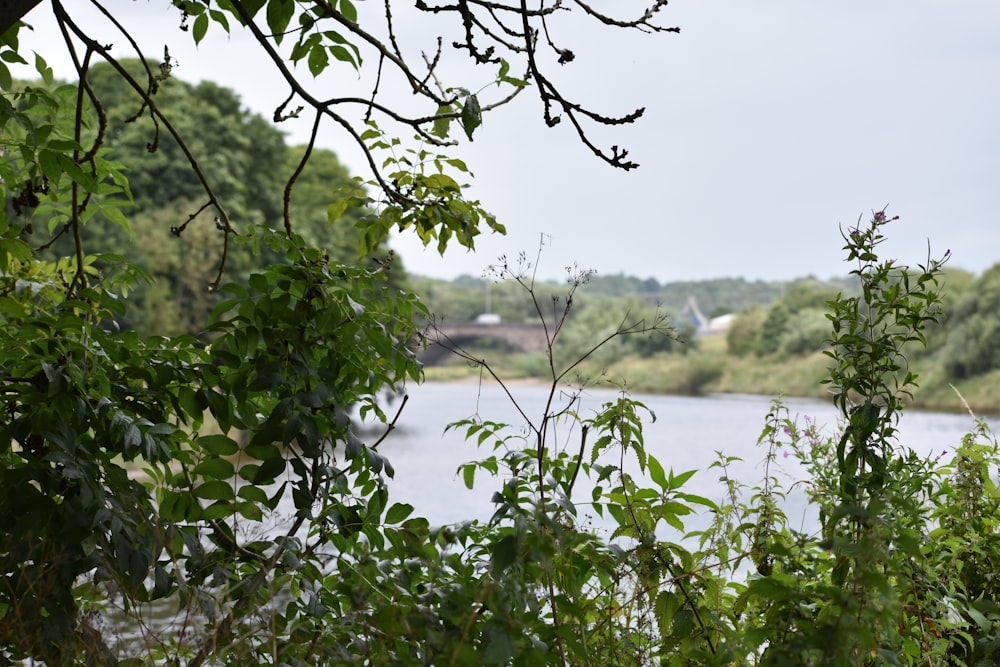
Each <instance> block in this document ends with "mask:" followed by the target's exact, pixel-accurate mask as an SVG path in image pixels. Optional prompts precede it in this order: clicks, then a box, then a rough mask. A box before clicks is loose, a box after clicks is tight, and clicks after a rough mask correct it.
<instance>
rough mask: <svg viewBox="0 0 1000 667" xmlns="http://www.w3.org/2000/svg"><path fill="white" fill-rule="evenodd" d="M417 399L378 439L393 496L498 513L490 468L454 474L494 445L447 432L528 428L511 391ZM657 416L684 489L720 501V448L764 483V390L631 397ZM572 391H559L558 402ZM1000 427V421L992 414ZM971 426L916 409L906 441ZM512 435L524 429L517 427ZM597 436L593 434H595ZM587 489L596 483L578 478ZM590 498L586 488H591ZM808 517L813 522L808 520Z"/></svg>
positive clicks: (956, 438)
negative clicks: (478, 425)
mask: <svg viewBox="0 0 1000 667" xmlns="http://www.w3.org/2000/svg"><path fill="white" fill-rule="evenodd" d="M511 393H512V394H513V396H514V398H515V399H516V400H517V401H518V402H519V404H520V405H521V406H522V407H523V409H524V411H525V413H526V414H527V416H528V417H529V418H531V419H532V420H535V421H536V423H537V421H539V420H540V416H541V412H542V410H543V408H544V400H545V398H546V395H547V390H546V389H545V388H542V387H536V386H514V387H511ZM617 395H618V394H617V392H616V391H614V390H587V391H586V392H585V393H584V394H583V395H582V396H581V402H580V404H579V406H578V407H577V411H578V413H579V414H580V415H582V416H584V417H589V416H592V415H593V414H594V412H595V411H596V410H598V409H599V408H600V407H601V406H602V405H603V404H604V403H606V402H608V401H612V400H614V399H615V398H616V397H617ZM409 397H410V398H409V402H408V403H407V405H406V408H405V409H404V411H403V414H402V416H401V418H400V420H399V422H398V428H397V430H396V431H394V432H393V433H392V434H390V436H389V437H388V438H386V440H385V442H383V443H382V445H381V446H380V451H381V452H382V453H383V454H384V455H386V456H387V457H388V458H389V460H390V461H391V462H392V464H393V466H394V468H395V470H396V476H395V479H393V480H391V481H390V496H391V497H392V498H393V500H394V501H397V502H398V501H403V502H408V503H410V504H412V505H413V506H414V507H415V508H416V513H419V514H421V515H422V516H425V517H427V518H428V519H429V520H430V521H431V522H432V523H434V524H439V523H451V522H455V521H461V520H465V519H472V518H479V519H486V518H489V516H490V515H491V514H492V510H493V508H492V505H491V503H490V497H491V496H492V494H493V491H494V490H495V489H496V488H497V486H498V485H499V483H500V482H499V481H498V480H491V479H489V478H487V477H486V476H485V475H486V474H485V473H479V474H478V475H477V477H476V488H475V489H473V490H471V491H470V490H468V489H466V488H465V485H464V483H463V482H462V479H461V476H460V475H459V474H457V473H456V470H457V468H458V467H459V466H460V465H461V464H463V463H465V462H467V461H471V460H474V459H476V458H479V457H480V455H481V456H488V455H489V454H490V453H492V452H491V450H490V449H489V448H485V447H484V448H483V449H482V450H477V447H476V445H475V443H474V442H466V441H465V440H464V437H463V436H464V430H460V431H449V432H447V433H445V427H446V426H447V424H449V423H450V422H454V421H457V420H460V419H463V418H467V417H471V416H473V415H476V414H478V415H479V416H480V417H482V418H483V419H485V420H492V421H500V422H506V423H510V424H512V425H515V426H516V427H520V426H521V425H523V424H524V423H525V420H524V418H523V417H521V416H520V415H519V414H518V413H517V411H516V410H515V409H514V407H513V405H512V403H511V400H510V398H509V397H508V396H507V395H506V394H505V393H504V391H503V390H502V389H501V388H500V387H499V386H497V385H494V384H490V385H482V386H480V385H479V384H476V383H471V384H464V383H429V384H424V385H421V386H417V387H412V388H410V390H409ZM633 397H634V398H636V399H637V400H640V401H642V402H643V403H645V404H646V406H647V407H649V408H650V410H651V411H652V412H653V413H655V416H656V419H655V421H652V420H650V419H647V420H646V428H645V441H646V447H647V449H648V451H649V452H650V453H652V454H653V455H655V456H656V457H657V458H658V459H659V460H660V462H661V463H662V464H663V467H664V468H665V469H670V468H673V470H674V471H675V472H683V471H686V470H692V469H698V470H700V471H702V472H699V473H698V474H696V475H695V476H694V477H693V478H692V479H691V480H690V481H689V482H688V484H687V485H686V487H685V490H687V491H688V492H691V493H697V494H699V495H703V496H707V497H709V498H711V499H713V500H718V499H721V498H722V492H723V488H722V486H721V484H720V483H719V481H718V479H719V471H718V470H711V471H709V470H707V468H708V466H709V465H710V464H711V463H712V462H713V461H714V460H715V458H716V454H715V453H716V451H722V452H725V453H726V454H727V455H731V456H737V457H740V458H741V459H743V461H742V462H741V463H738V464H734V465H733V466H732V468H731V474H732V475H733V476H734V477H735V478H736V479H739V480H740V481H742V482H744V483H746V484H748V485H750V486H752V485H754V484H755V483H757V482H759V481H760V480H761V476H762V474H763V468H762V466H761V461H762V460H763V458H764V455H765V450H764V448H762V447H758V446H757V445H756V442H757V438H758V436H759V435H760V432H761V429H762V427H763V425H764V420H765V417H766V415H767V413H768V410H769V408H770V403H771V401H770V399H769V398H767V397H758V396H732V395H724V396H712V397H707V398H689V397H678V396H658V395H642V394H636V395H634V396H633ZM559 398H561V399H563V403H562V404H563V405H564V404H565V400H566V397H565V396H557V399H559ZM785 403H786V405H787V406H788V407H789V411H790V414H791V416H792V417H796V416H798V420H799V422H800V423H802V422H803V420H804V419H805V418H806V417H809V418H811V419H813V420H815V421H816V423H817V424H818V425H819V426H821V427H823V428H824V430H825V431H826V432H828V433H831V434H832V433H833V432H834V431H835V430H836V427H837V422H836V412H835V411H834V409H833V407H832V405H830V404H829V403H824V402H821V401H815V400H803V399H787V400H786V401H785ZM990 423H991V426H993V427H994V428H996V426H997V425H998V422H997V420H995V419H994V420H991V421H990ZM971 427H972V420H971V418H970V417H969V416H968V415H953V414H945V413H935V412H916V411H913V412H909V413H906V414H905V415H904V417H903V419H902V422H901V423H900V429H899V430H900V440H901V442H903V443H905V444H906V445H907V446H908V447H910V448H912V449H913V450H915V451H916V452H918V453H919V454H921V455H924V456H934V457H937V456H939V455H942V453H945V452H947V454H945V457H946V458H947V457H948V456H950V454H951V452H953V451H954V450H955V448H956V446H957V445H958V444H959V443H960V442H961V439H962V436H963V435H964V434H965V433H966V432H967V431H968V430H969V429H970V428H971ZM511 432H512V433H515V434H516V433H518V432H519V430H518V428H514V429H513V430H512V431H511ZM579 437H580V434H579V430H578V429H573V430H571V429H570V428H568V425H563V426H561V427H560V429H557V430H556V438H555V440H554V441H553V442H555V443H557V446H560V447H569V449H570V450H571V451H575V450H576V448H577V447H579V442H580V441H579ZM591 441H592V438H591ZM777 461H778V464H779V467H780V468H779V471H778V474H779V475H781V476H783V479H784V480H785V482H786V484H785V486H786V488H787V487H788V486H790V485H791V483H792V482H793V481H794V480H796V479H803V478H804V474H803V472H802V470H801V469H800V468H799V467H798V465H797V464H796V462H795V460H794V458H793V457H789V458H787V459H785V458H784V457H783V456H779V457H778V459H777ZM577 486H578V488H582V489H583V491H584V492H585V493H586V490H587V488H588V487H586V486H584V485H583V484H581V483H578V484H577ZM584 495H585V494H584ZM804 505H805V503H804V497H803V496H802V495H801V494H795V493H793V494H792V495H791V496H790V498H789V506H788V508H787V509H788V511H789V520H791V521H793V522H794V521H796V519H797V518H796V517H795V516H794V513H795V512H799V513H800V514H801V513H803V512H804ZM803 520H805V519H803Z"/></svg>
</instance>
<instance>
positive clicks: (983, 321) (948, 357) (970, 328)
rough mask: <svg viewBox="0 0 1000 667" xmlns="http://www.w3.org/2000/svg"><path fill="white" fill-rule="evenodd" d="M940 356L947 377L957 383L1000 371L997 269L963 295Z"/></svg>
mask: <svg viewBox="0 0 1000 667" xmlns="http://www.w3.org/2000/svg"><path fill="white" fill-rule="evenodd" d="M942 354H943V355H944V358H945V367H946V368H947V370H948V373H949V374H950V375H951V376H952V377H955V378H958V379H963V378H968V377H972V376H975V375H980V374H982V373H986V372H987V371H991V370H994V369H997V368H1000V265H996V266H994V267H993V268H991V269H989V270H987V271H986V272H984V273H983V275H982V276H980V277H979V278H978V279H977V280H976V281H975V282H974V283H973V284H972V285H971V286H970V287H969V288H968V289H967V290H965V292H964V293H963V294H962V297H961V299H960V300H959V301H958V303H957V304H956V305H955V311H954V314H953V316H952V318H951V325H950V326H949V328H948V338H947V343H946V344H945V348H944V350H943V351H942Z"/></svg>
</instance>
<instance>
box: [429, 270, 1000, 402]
mask: <svg viewBox="0 0 1000 667" xmlns="http://www.w3.org/2000/svg"><path fill="white" fill-rule="evenodd" d="M943 284H944V301H943V316H942V318H941V322H940V324H938V325H936V326H933V327H931V328H930V330H929V332H928V335H927V341H926V346H924V347H921V346H920V345H912V346H911V347H910V348H909V352H908V355H909V358H910V360H911V362H912V363H913V364H914V365H915V366H917V367H919V369H920V372H921V374H922V375H923V376H924V381H925V382H926V383H929V384H932V385H941V386H943V387H947V385H948V383H951V382H960V381H970V380H978V381H980V382H986V383H987V384H991V383H992V378H993V377H994V374H995V375H996V376H997V377H996V379H997V380H998V381H1000V264H997V265H995V266H994V267H993V268H991V269H989V270H988V271H986V272H984V273H983V274H982V275H980V276H976V275H974V274H972V273H970V272H967V271H963V270H960V269H948V270H946V271H945V273H944V279H943ZM411 286H412V288H413V289H415V290H416V292H417V294H418V295H420V296H421V298H422V299H423V300H424V302H425V304H426V305H427V306H428V309H429V310H430V311H431V312H432V313H434V314H435V316H437V317H438V318H444V319H445V320H446V321H447V320H451V321H458V320H472V319H474V318H475V317H476V316H477V315H479V314H480V313H483V312H485V311H486V310H487V303H489V307H488V309H489V311H491V312H493V313H496V314H498V315H500V317H501V318H503V319H504V320H506V321H517V322H521V321H534V320H537V319H538V313H537V312H536V311H535V308H534V306H533V303H532V301H531V299H529V298H527V295H526V293H525V290H524V288H523V287H522V286H520V285H518V284H516V283H515V282H512V281H504V282H495V281H493V280H491V279H488V278H474V277H471V276H462V277H459V278H457V279H455V280H452V281H445V280H438V279H431V278H423V277H411ZM534 291H535V293H536V295H538V296H539V297H541V298H539V299H538V301H539V303H542V304H551V307H552V314H555V313H556V312H558V311H559V310H561V308H562V307H563V305H564V301H563V300H562V299H563V298H564V297H565V295H566V292H567V286H566V285H565V284H559V283H556V282H545V283H539V284H536V285H534ZM857 291H858V286H857V283H855V282H853V281H852V280H849V279H848V278H843V279H832V280H819V279H817V278H814V277H806V278H802V279H799V280H793V281H788V282H777V281H774V282H765V281H748V280H744V279H742V278H723V279H717V280H705V281H690V282H670V283H663V284H661V283H659V282H658V281H656V280H655V279H653V278H647V279H641V278H635V277H631V276H625V275H622V274H617V275H610V276H602V275H593V276H590V277H589V279H588V281H587V284H585V285H582V286H581V287H580V288H579V289H578V290H577V291H576V293H575V294H574V303H573V308H572V311H571V316H570V318H569V319H568V321H567V323H566V326H565V328H564V331H563V332H562V335H561V340H560V345H561V346H562V348H563V349H562V351H561V354H562V355H565V356H566V357H567V358H569V357H571V356H572V355H574V354H578V353H580V352H581V350H583V349H584V347H585V346H586V341H592V340H593V337H594V336H595V335H598V334H600V333H607V332H610V331H613V330H614V328H615V327H616V326H619V325H620V324H621V323H622V322H624V321H626V319H628V320H629V321H637V320H642V319H644V318H645V319H647V320H648V319H649V318H651V317H654V313H655V312H656V309H657V307H659V309H661V310H662V311H665V312H666V313H667V314H668V315H669V316H670V318H671V321H672V323H673V325H674V326H675V327H676V328H677V330H678V333H679V337H680V339H681V340H683V341H684V342H683V344H678V342H677V341H676V340H674V339H670V338H666V337H660V338H657V339H654V340H649V339H643V338H640V337H637V338H636V339H635V340H632V341H622V342H620V343H617V344H615V345H611V346H609V347H608V348H606V349H604V350H602V353H601V358H600V359H595V360H594V361H596V362H598V363H601V364H607V363H611V362H612V361H614V360H616V359H620V358H622V357H625V356H629V355H633V356H636V355H637V356H641V357H644V358H649V357H652V356H653V355H656V354H657V353H681V354H688V353H690V352H692V351H695V350H697V349H698V348H699V340H698V337H697V336H696V332H695V330H694V323H693V321H692V318H691V312H690V309H689V308H688V307H687V304H688V302H689V300H690V299H691V298H692V297H693V298H694V299H695V300H696V302H697V304H698V307H699V309H700V310H701V312H702V313H703V314H704V315H705V316H706V317H716V316H719V315H722V314H726V313H732V314H733V315H734V317H733V318H732V320H731V322H730V326H729V329H728V331H727V332H726V334H725V337H726V345H725V353H726V354H727V355H728V356H730V357H733V358H747V357H755V358H759V359H760V360H761V361H762V362H763V363H783V362H786V361H789V360H795V359H798V358H803V357H806V356H808V355H813V354H816V353H818V352H820V351H822V350H823V349H824V348H825V347H826V346H827V345H828V343H827V341H828V338H829V335H830V321H829V319H828V317H827V314H828V307H827V302H828V301H830V300H831V299H833V298H835V297H836V296H837V295H838V294H843V295H845V296H852V295H854V294H856V293H857ZM545 315H546V316H547V315H549V314H548V313H545ZM558 351H559V350H557V352H558ZM522 367H524V368H529V367H530V364H522ZM721 372H722V369H721V368H719V370H718V373H721ZM712 375H713V374H711V373H710V374H707V375H705V376H704V378H705V381H706V383H707V382H708V381H710V379H711V376H712ZM948 391H950V390H948Z"/></svg>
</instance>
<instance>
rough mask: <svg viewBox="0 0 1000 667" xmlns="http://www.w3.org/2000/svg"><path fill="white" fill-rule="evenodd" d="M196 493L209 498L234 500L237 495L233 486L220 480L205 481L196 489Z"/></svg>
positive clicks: (198, 495) (199, 496)
mask: <svg viewBox="0 0 1000 667" xmlns="http://www.w3.org/2000/svg"><path fill="white" fill-rule="evenodd" d="M194 495H195V496H197V497H198V498H205V499H207V500H232V499H233V498H234V497H235V494H234V493H233V487H232V486H231V485H230V484H229V483H227V482H223V481H220V480H212V481H210V482H205V483H204V484H201V485H200V486H198V487H196V488H195V490H194Z"/></svg>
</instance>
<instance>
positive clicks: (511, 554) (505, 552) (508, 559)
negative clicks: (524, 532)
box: [492, 535, 518, 572]
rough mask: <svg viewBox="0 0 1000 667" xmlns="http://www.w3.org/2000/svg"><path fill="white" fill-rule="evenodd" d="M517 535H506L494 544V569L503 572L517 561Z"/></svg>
mask: <svg viewBox="0 0 1000 667" xmlns="http://www.w3.org/2000/svg"><path fill="white" fill-rule="evenodd" d="M517 547H518V544H517V536H516V535H505V536H504V537H502V538H500V540H499V541H498V542H497V543H496V544H494V545H493V549H492V555H493V569H494V571H495V572H503V571H504V570H506V569H507V568H509V567H510V566H511V565H513V564H514V563H515V562H516V561H517Z"/></svg>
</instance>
